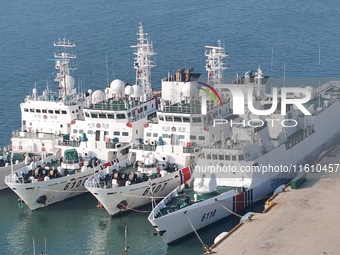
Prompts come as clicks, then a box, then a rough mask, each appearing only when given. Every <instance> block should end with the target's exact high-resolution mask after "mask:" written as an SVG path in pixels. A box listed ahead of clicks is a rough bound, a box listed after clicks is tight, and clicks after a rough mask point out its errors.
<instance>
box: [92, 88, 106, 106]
mask: <svg viewBox="0 0 340 255" xmlns="http://www.w3.org/2000/svg"><path fill="white" fill-rule="evenodd" d="M104 100H105V93H104V92H103V91H101V90H96V91H95V92H93V93H92V103H93V104H97V103H100V102H102V101H104Z"/></svg>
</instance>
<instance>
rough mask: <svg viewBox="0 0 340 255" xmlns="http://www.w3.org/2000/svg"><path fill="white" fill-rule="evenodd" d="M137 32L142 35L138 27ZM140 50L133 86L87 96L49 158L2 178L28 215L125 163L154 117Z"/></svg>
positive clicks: (118, 86)
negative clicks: (89, 179)
mask: <svg viewBox="0 0 340 255" xmlns="http://www.w3.org/2000/svg"><path fill="white" fill-rule="evenodd" d="M139 29H140V31H143V26H142V24H140V28H139ZM141 47H143V45H138V47H137V52H138V54H137V58H136V59H135V64H134V67H135V69H136V80H137V84H136V85H133V86H131V85H127V84H125V83H124V82H123V81H121V80H114V81H112V82H111V84H110V86H109V87H108V88H106V89H105V91H104V92H102V91H99V90H98V91H94V92H92V91H88V93H87V94H86V98H85V101H84V104H83V106H82V108H81V110H82V114H81V115H79V116H78V117H77V118H73V119H71V120H70V121H69V129H70V131H69V133H67V134H66V135H65V134H64V135H63V136H62V137H61V138H60V139H59V140H58V141H57V142H56V144H55V148H54V153H53V154H52V156H49V157H47V159H44V161H40V162H39V163H36V162H33V163H32V164H31V165H29V166H26V167H24V168H21V169H19V170H17V171H16V172H14V174H12V175H9V176H7V177H6V180H5V181H6V183H7V185H8V186H10V188H11V189H13V190H14V191H15V192H16V193H17V194H18V195H19V197H20V198H21V199H22V200H23V201H24V202H25V203H26V204H27V205H28V206H29V208H30V209H31V210H34V209H38V208H41V207H45V206H48V205H50V204H53V203H56V202H59V201H62V200H64V199H66V198H69V197H72V196H76V195H79V194H82V193H83V192H85V187H84V183H85V181H86V179H87V178H88V177H89V176H91V175H92V174H94V173H95V172H96V171H99V170H101V169H104V168H105V169H111V170H112V169H119V168H122V167H126V166H128V165H130V164H131V162H130V160H129V159H128V152H129V149H130V147H131V145H130V143H131V141H132V139H133V140H135V139H137V138H141V137H143V128H144V123H146V122H147V119H148V118H150V117H152V116H153V115H154V114H155V112H156V103H155V99H154V98H153V95H152V89H151V84H150V79H149V78H148V77H150V70H149V69H148V68H149V67H150V63H151V62H150V61H148V60H146V59H145V55H144V54H145V52H144V51H143V50H142V49H141ZM146 65H148V66H146ZM56 160H58V161H59V164H57V162H56ZM38 165H40V167H39V166H38ZM44 170H45V171H44Z"/></svg>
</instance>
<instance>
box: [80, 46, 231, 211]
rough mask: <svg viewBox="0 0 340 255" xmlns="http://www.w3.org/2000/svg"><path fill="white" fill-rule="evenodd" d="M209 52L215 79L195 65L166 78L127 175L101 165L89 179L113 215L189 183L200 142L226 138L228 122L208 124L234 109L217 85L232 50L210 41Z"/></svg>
mask: <svg viewBox="0 0 340 255" xmlns="http://www.w3.org/2000/svg"><path fill="white" fill-rule="evenodd" d="M144 44H145V45H146V44H147V43H144ZM206 56H207V57H208V60H207V65H206V68H207V71H208V77H209V80H210V83H211V84H212V85H208V84H204V83H201V82H199V81H198V79H199V76H200V75H199V74H198V73H193V69H188V70H184V69H179V70H178V71H177V72H176V73H175V74H174V75H170V73H169V74H168V77H166V78H164V79H163V80H162V93H161V94H162V97H161V99H160V108H159V109H158V111H157V118H155V119H153V120H152V121H149V122H148V123H146V124H145V125H144V128H145V131H144V138H143V139H142V140H139V142H137V143H136V144H134V145H133V146H132V149H131V151H130V153H131V154H130V157H131V158H133V159H136V163H135V164H134V168H128V169H125V170H124V174H123V176H122V174H121V173H116V172H112V171H106V170H105V171H101V172H98V173H97V174H95V175H94V176H92V177H90V178H89V179H88V180H87V182H86V184H85V186H86V188H87V189H88V190H89V191H90V192H91V193H92V194H94V196H95V197H96V198H97V199H98V200H99V201H100V203H101V204H102V205H103V206H104V207H105V209H106V210H107V211H108V212H109V214H110V215H115V214H117V213H119V212H124V211H127V210H134V208H136V207H139V206H142V205H145V204H147V203H150V202H151V201H152V200H157V199H158V200H159V199H160V198H162V197H164V196H166V195H167V194H168V193H169V192H170V191H171V190H173V189H174V188H175V187H177V186H178V185H181V184H184V183H185V182H186V181H187V180H188V179H189V178H190V177H191V172H192V168H193V165H194V163H195V162H196V160H197V157H198V155H199V154H200V148H201V147H202V146H207V145H208V141H209V140H219V139H222V137H223V133H225V132H226V131H227V130H226V127H224V126H219V127H213V126H212V125H211V124H208V123H209V122H211V119H212V118H213V117H216V116H219V117H220V118H222V117H223V116H227V115H229V113H230V112H229V108H228V104H227V103H226V102H225V100H226V99H227V97H226V96H225V95H224V94H223V93H219V94H218V93H217V92H216V90H215V89H214V84H218V83H219V82H220V81H221V80H222V74H223V70H225V69H226V65H225V63H224V62H223V59H224V58H226V56H227V55H226V53H225V52H224V49H223V47H221V46H218V47H210V48H209V51H208V52H207V53H206ZM199 91H200V92H199ZM207 94H208V95H209V100H207V97H206V95H207ZM216 94H217V95H218V96H216ZM202 113H205V115H202Z"/></svg>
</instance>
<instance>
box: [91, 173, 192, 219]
mask: <svg viewBox="0 0 340 255" xmlns="http://www.w3.org/2000/svg"><path fill="white" fill-rule="evenodd" d="M184 169H189V167H187V168H184ZM182 171H183V169H182V170H180V171H176V172H171V173H168V174H167V175H165V176H162V177H159V178H155V179H152V180H150V181H144V182H141V183H136V184H132V185H129V186H120V187H113V188H112V187H111V188H99V187H97V185H96V183H94V182H93V179H92V178H91V179H89V180H88V181H87V182H86V184H85V186H86V188H87V189H88V190H89V191H90V192H91V193H92V194H93V195H94V196H95V197H96V198H97V199H98V201H99V202H100V203H101V204H102V205H103V206H104V208H105V209H106V210H107V212H108V213H109V214H110V215H111V216H114V215H117V214H119V213H122V212H126V211H129V210H132V211H133V210H135V208H138V207H140V206H143V205H147V204H150V203H151V202H152V199H154V200H161V199H162V198H164V197H165V196H166V195H168V194H169V193H170V192H171V191H172V190H173V189H174V188H176V187H178V186H179V185H181V184H182V183H184V182H185V181H186V180H188V179H189V178H190V175H185V176H184V174H183V173H182Z"/></svg>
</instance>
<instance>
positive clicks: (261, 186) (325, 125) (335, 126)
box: [148, 101, 340, 244]
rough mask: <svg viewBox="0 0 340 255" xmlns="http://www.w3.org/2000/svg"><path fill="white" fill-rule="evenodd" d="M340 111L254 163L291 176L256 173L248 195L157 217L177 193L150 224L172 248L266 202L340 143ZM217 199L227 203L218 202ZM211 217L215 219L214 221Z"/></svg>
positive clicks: (326, 115) (331, 110)
mask: <svg viewBox="0 0 340 255" xmlns="http://www.w3.org/2000/svg"><path fill="white" fill-rule="evenodd" d="M338 109H340V102H339V101H336V102H334V103H333V104H332V105H331V106H329V108H327V109H326V110H325V111H323V112H321V113H319V114H318V115H317V116H316V121H315V127H314V128H315V132H314V133H313V134H311V135H309V136H308V137H306V138H305V139H304V140H302V141H301V142H298V143H296V144H295V145H294V146H292V147H289V148H287V147H286V146H285V145H284V144H283V145H281V146H280V147H278V148H276V149H274V150H272V151H270V152H268V153H266V154H264V155H263V156H261V157H259V158H258V159H257V160H256V161H255V162H253V163H257V165H259V166H260V165H262V166H265V165H271V166H276V165H283V166H287V168H288V169H289V171H288V172H282V171H278V172H275V171H272V172H271V171H267V172H263V171H259V172H257V173H253V177H252V182H251V185H250V187H249V189H248V190H247V191H246V192H244V193H241V194H237V193H235V192H232V191H228V192H226V193H223V194H221V195H219V196H217V197H214V198H210V199H207V200H205V201H203V202H199V203H197V204H193V205H190V206H188V207H185V208H183V209H180V210H177V211H175V212H171V213H169V214H166V215H164V216H160V217H157V216H156V215H157V214H158V213H159V212H160V209H161V208H164V207H165V204H166V202H167V201H169V198H170V197H171V195H172V194H175V193H176V192H177V191H176V190H174V191H173V192H171V193H170V194H169V195H168V196H167V197H166V198H165V199H163V200H162V201H161V202H160V203H159V204H158V205H157V206H156V207H155V208H154V210H153V211H152V212H151V214H150V215H149V217H148V220H149V221H150V223H151V224H152V225H153V226H154V227H155V229H156V230H157V231H158V233H159V234H160V235H161V237H162V239H163V240H164V241H165V242H166V243H167V244H169V243H173V242H175V241H177V240H178V239H180V238H182V237H184V236H186V235H188V234H190V233H192V232H193V227H194V228H195V230H197V229H200V228H203V227H205V226H207V225H209V224H212V223H213V222H215V221H218V220H220V219H222V218H224V217H227V216H229V215H230V214H231V213H232V211H233V212H237V211H239V210H242V209H244V208H246V207H248V206H249V205H251V204H252V203H253V202H254V201H258V200H260V199H263V198H264V197H265V196H267V195H268V194H270V193H271V192H273V191H274V190H275V189H276V188H277V187H278V186H280V185H281V184H285V183H287V182H288V181H289V180H291V179H292V178H294V177H295V176H296V175H297V174H298V173H300V172H303V171H304V168H303V166H304V165H305V164H308V163H309V164H311V163H313V162H315V161H316V160H317V159H318V158H319V156H320V155H324V153H325V152H326V151H328V150H329V149H331V148H332V147H333V146H335V145H336V144H337V143H339V141H340V118H336V117H334V116H337V110H338ZM321 138H322V139H321ZM240 166H241V164H240ZM216 198H217V199H218V200H223V202H216V200H215V199H216ZM233 203H234V204H233ZM240 203H241V204H240ZM221 204H222V205H223V206H224V207H226V208H228V210H227V209H225V208H223V207H222V206H221ZM208 214H209V215H208ZM204 215H205V216H204ZM207 215H208V216H207ZM211 215H214V216H213V217H210V216H211ZM188 218H189V219H190V221H191V224H192V226H191V224H190V222H189V220H188Z"/></svg>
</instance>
